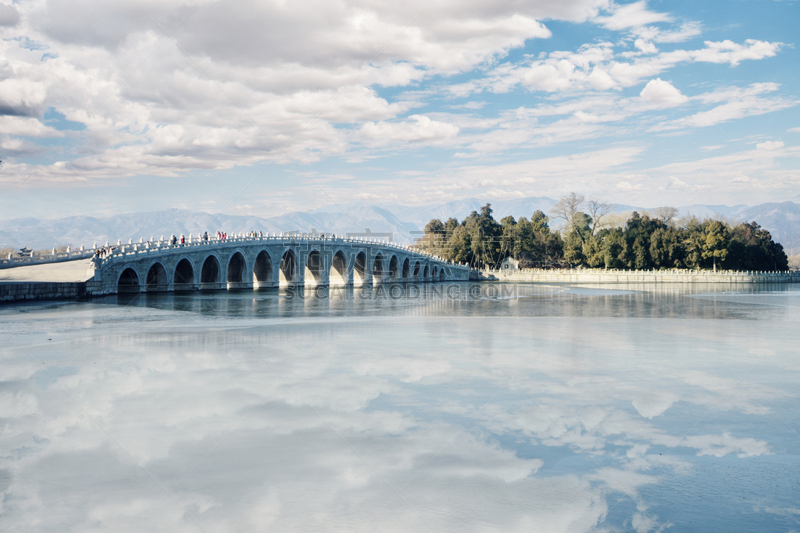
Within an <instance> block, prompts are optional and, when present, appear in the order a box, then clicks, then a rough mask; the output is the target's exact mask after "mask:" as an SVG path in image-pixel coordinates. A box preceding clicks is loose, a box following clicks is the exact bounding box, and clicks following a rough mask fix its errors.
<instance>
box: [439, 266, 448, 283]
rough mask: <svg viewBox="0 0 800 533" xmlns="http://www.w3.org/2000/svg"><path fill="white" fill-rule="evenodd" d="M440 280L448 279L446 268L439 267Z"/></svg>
mask: <svg viewBox="0 0 800 533" xmlns="http://www.w3.org/2000/svg"><path fill="white" fill-rule="evenodd" d="M439 281H447V275H446V274H445V273H444V268H440V269H439Z"/></svg>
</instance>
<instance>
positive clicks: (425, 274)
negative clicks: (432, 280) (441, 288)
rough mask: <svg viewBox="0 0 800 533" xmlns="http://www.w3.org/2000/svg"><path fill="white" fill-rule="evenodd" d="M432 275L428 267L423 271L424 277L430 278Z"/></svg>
mask: <svg viewBox="0 0 800 533" xmlns="http://www.w3.org/2000/svg"><path fill="white" fill-rule="evenodd" d="M430 275H431V270H430V268H428V265H425V268H424V269H423V270H422V277H423V278H428V277H430Z"/></svg>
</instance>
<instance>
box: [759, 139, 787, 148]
mask: <svg viewBox="0 0 800 533" xmlns="http://www.w3.org/2000/svg"><path fill="white" fill-rule="evenodd" d="M756 148H758V149H759V150H777V149H778V148H783V142H782V141H766V142H763V143H758V144H756Z"/></svg>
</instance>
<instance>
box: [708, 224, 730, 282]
mask: <svg viewBox="0 0 800 533" xmlns="http://www.w3.org/2000/svg"><path fill="white" fill-rule="evenodd" d="M729 240H730V232H729V230H728V226H727V224H725V223H724V222H720V221H719V220H712V221H709V223H708V224H707V226H706V228H705V232H704V238H703V242H702V250H703V251H702V255H703V259H708V258H711V260H712V262H713V264H714V271H715V272H716V270H717V259H719V260H721V261H724V260H725V257H727V255H728V241H729Z"/></svg>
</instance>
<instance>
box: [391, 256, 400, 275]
mask: <svg viewBox="0 0 800 533" xmlns="http://www.w3.org/2000/svg"><path fill="white" fill-rule="evenodd" d="M399 276H400V262H399V261H398V260H397V256H396V255H392V258H391V259H390V260H389V279H392V280H395V279H397V278H398V277H399Z"/></svg>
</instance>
